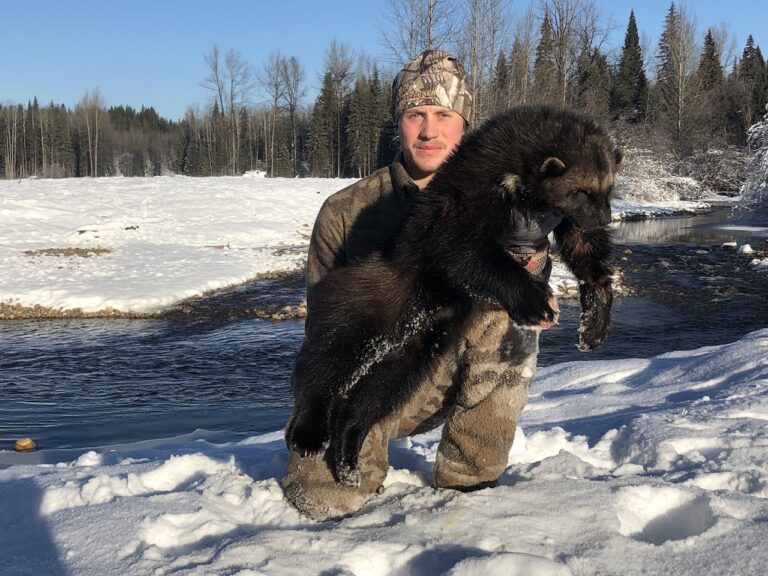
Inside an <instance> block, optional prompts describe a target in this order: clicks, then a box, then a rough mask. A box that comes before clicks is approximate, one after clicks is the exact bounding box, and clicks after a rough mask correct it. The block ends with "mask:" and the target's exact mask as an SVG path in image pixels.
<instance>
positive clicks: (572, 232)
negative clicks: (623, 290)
mask: <svg viewBox="0 0 768 576" xmlns="http://www.w3.org/2000/svg"><path fill="white" fill-rule="evenodd" d="M555 236H556V237H557V243H558V246H559V248H560V255H561V257H562V259H563V261H564V262H565V263H566V265H567V266H568V267H569V268H570V269H571V271H572V272H573V273H574V275H575V276H576V278H577V279H578V280H579V302H580V304H581V319H580V323H579V344H578V347H579V350H582V351H584V352H586V351H590V350H594V349H595V348H597V347H598V346H599V345H600V344H601V343H602V341H603V340H605V337H606V336H607V335H608V332H609V331H610V328H611V307H612V305H613V289H612V286H611V273H612V270H611V267H610V258H611V252H612V249H613V244H612V242H611V237H610V232H609V230H608V229H607V228H598V229H595V230H588V231H586V230H582V229H580V228H577V227H576V226H574V225H573V224H572V223H571V222H569V221H564V222H563V223H562V224H561V225H560V226H558V227H557V228H556V229H555Z"/></svg>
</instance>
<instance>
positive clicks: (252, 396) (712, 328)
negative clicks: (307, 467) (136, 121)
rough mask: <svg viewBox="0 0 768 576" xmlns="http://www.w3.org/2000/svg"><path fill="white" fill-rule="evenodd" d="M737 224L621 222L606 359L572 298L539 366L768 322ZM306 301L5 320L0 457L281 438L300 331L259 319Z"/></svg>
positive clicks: (757, 232) (677, 345)
mask: <svg viewBox="0 0 768 576" xmlns="http://www.w3.org/2000/svg"><path fill="white" fill-rule="evenodd" d="M726 215H727V212H726V211H719V212H716V213H713V214H709V215H705V216H698V217H693V218H675V219H663V220H644V221H639V222H626V223H622V224H620V225H619V226H618V228H617V231H616V239H617V242H618V247H617V254H618V257H619V258H620V260H621V262H620V264H621V266H622V267H623V269H624V273H625V277H626V280H627V282H628V284H629V285H630V287H631V289H632V291H633V295H632V296H630V297H624V298H619V299H617V301H616V303H615V312H614V329H613V332H612V334H611V335H610V337H609V338H608V340H607V341H606V342H605V343H604V344H603V346H602V347H601V348H599V349H598V350H597V351H595V352H592V353H588V354H585V353H581V352H579V351H578V350H577V349H576V347H575V343H576V327H577V323H578V315H579V311H578V307H577V305H576V303H574V302H568V301H563V302H561V309H562V315H561V323H560V325H559V326H557V327H555V328H553V329H551V330H548V331H546V332H544V333H543V336H542V340H541V353H540V356H539V364H540V365H550V364H553V363H559V362H564V361H570V360H597V359H611V358H626V357H648V356H652V355H655V354H660V353H663V352H668V351H671V350H684V349H691V348H696V347H699V346H704V345H714V344H722V343H726V342H733V341H735V340H737V339H738V338H740V337H741V336H743V335H744V334H746V333H747V332H750V331H752V330H757V329H759V328H763V327H765V326H767V325H768V273H765V272H755V271H754V270H752V269H751V268H750V267H749V261H750V260H751V257H750V256H747V255H742V254H734V253H729V252H725V251H723V250H722V249H721V248H720V245H721V244H722V243H723V242H726V241H730V240H736V241H738V242H739V243H740V244H742V243H745V242H749V243H751V244H752V246H753V247H755V248H762V249H765V248H766V239H768V227H766V225H765V224H763V225H760V224H757V225H739V226H738V227H735V228H734V227H733V226H732V225H730V224H729V222H728V221H727V220H726ZM728 226H730V227H728ZM302 297H303V280H302V278H300V277H291V278H287V279H281V280H269V281H262V282H257V283H254V284H251V285H249V286H245V287H241V288H239V289H237V290H233V291H230V292H227V293H224V294H220V295H218V296H215V297H213V298H208V299H205V300H203V301H200V302H198V303H197V304H196V305H194V306H192V307H189V308H188V309H187V310H186V311H185V312H184V313H173V314H169V315H167V316H166V317H163V318H154V319H142V320H135V319H132V320H115V319H80V320H77V319H75V320H71V319H68V320H39V321H32V320H25V321H8V322H3V323H0V450H2V449H3V448H7V447H9V446H10V445H11V444H12V442H13V441H14V440H15V439H17V438H19V437H22V436H31V437H32V438H34V439H35V440H36V441H37V442H38V443H39V445H40V446H41V448H85V447H97V446H105V445H110V444H116V443H125V442H135V441H141V440H147V439H152V438H162V437H171V436H176V435H182V434H188V433H191V432H193V431H195V430H197V429H202V430H206V431H225V433H224V434H223V435H222V434H219V435H217V439H219V440H226V439H236V438H238V437H242V436H245V435H250V434H257V433H262V432H266V431H271V430H276V429H279V428H280V427H282V426H283V425H284V423H285V421H286V419H287V417H288V414H289V412H290V406H291V402H292V401H291V395H290V385H289V377H290V371H291V364H292V361H293V356H294V355H295V353H296V350H297V349H298V347H299V345H300V343H301V339H302V336H303V323H302V322H301V321H297V320H286V321H282V322H272V321H269V320H260V319H257V318H255V317H254V313H253V310H254V309H255V308H254V307H256V308H258V307H259V305H262V304H265V303H266V304H270V303H271V304H272V305H274V306H276V307H278V308H279V307H280V306H282V305H283V304H286V303H287V304H295V303H296V301H298V300H299V299H300V298H302Z"/></svg>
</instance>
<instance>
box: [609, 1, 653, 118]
mask: <svg viewBox="0 0 768 576" xmlns="http://www.w3.org/2000/svg"><path fill="white" fill-rule="evenodd" d="M647 99H648V80H647V77H646V73H645V67H644V66H643V54H642V49H641V48H640V37H639V35H638V32H637V22H636V21H635V12H634V10H632V11H630V13H629V23H628V24H627V32H626V34H625V35H624V48H623V49H622V51H621V59H620V61H619V68H618V72H617V74H616V80H615V82H614V86H613V94H612V99H611V111H612V112H613V115H614V116H615V117H619V118H623V119H626V120H629V121H639V120H642V119H643V118H644V117H645V113H646V107H647V104H646V103H647Z"/></svg>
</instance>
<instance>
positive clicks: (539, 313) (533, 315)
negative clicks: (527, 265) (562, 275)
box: [507, 280, 559, 328]
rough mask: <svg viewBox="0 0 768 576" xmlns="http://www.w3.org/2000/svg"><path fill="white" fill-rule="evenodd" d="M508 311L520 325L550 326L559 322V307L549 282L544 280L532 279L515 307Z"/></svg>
mask: <svg viewBox="0 0 768 576" xmlns="http://www.w3.org/2000/svg"><path fill="white" fill-rule="evenodd" d="M507 312H508V313H509V316H510V318H512V320H514V321H515V323H516V324H518V325H520V326H532V327H538V328H549V327H550V326H551V325H552V324H554V323H556V322H557V318H558V313H559V309H558V308H557V301H556V300H555V298H554V296H553V295H552V290H551V289H550V288H549V284H547V283H546V282H544V281H543V280H532V282H531V285H530V286H528V287H526V289H525V291H524V292H523V293H522V295H521V296H520V298H519V300H518V302H517V306H515V309H514V310H508V311H507Z"/></svg>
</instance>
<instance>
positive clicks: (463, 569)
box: [0, 330, 768, 576]
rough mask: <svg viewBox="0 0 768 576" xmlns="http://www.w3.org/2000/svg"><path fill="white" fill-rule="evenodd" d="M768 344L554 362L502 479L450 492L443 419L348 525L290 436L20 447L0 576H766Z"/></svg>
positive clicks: (763, 338) (404, 455)
mask: <svg viewBox="0 0 768 576" xmlns="http://www.w3.org/2000/svg"><path fill="white" fill-rule="evenodd" d="M766 350H768V330H761V331H758V332H754V333H752V334H749V335H747V336H746V337H744V338H743V339H741V340H740V341H738V342H735V343H733V344H728V345H724V346H715V347H708V348H701V349H698V350H693V351H690V352H672V353H669V354H664V355H662V356H657V357H655V358H650V359H626V360H616V361H594V362H573V363H567V364H560V365H556V366H551V367H548V368H545V369H542V370H540V372H539V374H537V378H536V380H535V382H534V386H533V388H532V390H531V397H530V401H529V403H528V406H527V407H526V409H525V412H524V415H523V418H522V421H521V423H520V425H521V429H520V430H519V431H518V436H517V438H516V441H515V445H514V447H513V449H512V452H511V454H510V459H509V467H508V468H507V470H506V471H505V473H504V474H503V475H502V477H501V480H500V486H498V487H496V488H491V489H486V490H481V491H479V492H475V493H470V494H464V493H460V492H455V491H451V490H436V489H433V488H431V487H430V486H429V473H430V470H431V466H432V463H433V461H434V459H435V450H436V446H437V443H438V441H439V439H440V431H439V430H436V431H433V432H431V433H429V434H426V435H422V436H418V437H414V438H411V439H404V440H399V441H396V442H393V443H392V445H391V448H390V454H391V458H390V463H391V465H392V468H391V469H390V473H389V475H388V477H387V479H386V481H385V490H384V491H383V493H382V494H380V495H375V496H374V497H373V499H372V500H371V501H370V502H369V503H368V504H367V505H366V506H365V507H364V508H363V509H362V510H361V511H360V512H359V513H358V514H356V515H354V516H353V517H350V518H348V519H346V520H343V521H341V522H326V523H315V522H312V521H309V520H307V519H305V518H303V517H301V516H300V515H299V514H298V513H297V512H296V511H295V510H294V509H293V508H291V507H290V505H289V504H288V503H287V502H285V501H284V500H283V496H282V491H281V489H280V486H279V478H280V476H281V475H282V474H283V473H284V470H285V463H286V458H287V454H286V448H285V444H284V442H283V439H282V431H276V432H274V433H272V434H266V435H262V436H257V437H253V438H250V439H248V440H245V441H242V442H239V443H233V444H212V443H210V442H207V441H204V440H201V439H194V437H193V438H191V439H190V438H186V439H184V438H180V439H175V440H169V441H157V442H155V443H154V445H153V444H151V443H145V444H143V445H139V446H134V447H131V446H123V447H120V448H115V449H109V448H106V449H99V450H92V451H89V452H85V453H83V454H69V455H67V456H66V459H67V461H66V462H64V463H58V464H57V463H56V462H57V461H58V459H59V458H57V455H56V454H55V453H53V454H47V453H46V452H38V453H31V454H23V455H22V454H13V455H9V454H7V453H5V454H2V453H0V456H13V458H14V461H15V463H16V464H18V465H16V466H13V467H11V468H9V469H6V470H0V514H1V515H2V518H3V523H2V525H1V526H0V573H7V574H35V575H36V574H54V575H63V574H67V575H69V576H86V575H93V576H97V575H98V576H109V575H115V576H117V575H120V576H124V575H133V574H135V575H143V574H170V573H183V574H199V575H203V574H205V575H216V574H222V575H223V574H241V575H246V574H248V575H261V574H263V575H267V574H268V575H270V576H281V575H290V576H293V575H295V574H353V575H361V576H362V575H372V574H382V575H383V574H420V575H421V574H456V575H458V574H461V575H462V576H463V575H467V574H469V575H473V574H476V575H482V576H488V575H490V574H505V575H507V574H525V575H528V574H537V575H538V574H545V575H546V574H558V575H568V574H571V575H589V574H616V575H619V574H620V575H622V576H627V575H631V574H673V573H674V574H680V575H691V576H694V575H695V576H703V575H709V574H712V575H714V574H725V573H728V574H760V573H762V571H763V570H764V567H765V566H766V565H768V549H766V547H765V546H764V542H765V540H766V538H768V525H767V524H766V522H764V519H765V518H766V517H767V516H768V488H767V487H768V435H767V434H766V421H767V420H768V364H766V361H765V358H766ZM58 456H59V457H61V456H62V455H61V454H59V455H58ZM25 461H26V462H41V461H43V462H46V461H47V462H48V464H38V465H24V464H23V463H24V462H25Z"/></svg>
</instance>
